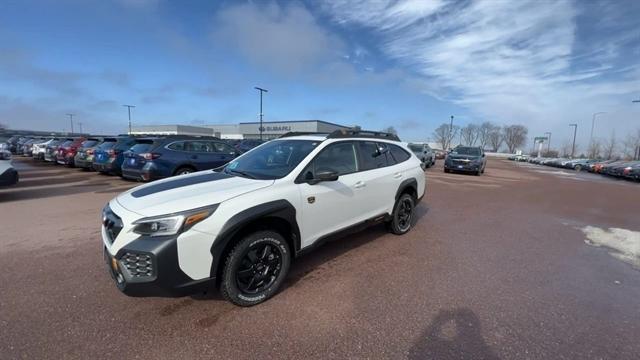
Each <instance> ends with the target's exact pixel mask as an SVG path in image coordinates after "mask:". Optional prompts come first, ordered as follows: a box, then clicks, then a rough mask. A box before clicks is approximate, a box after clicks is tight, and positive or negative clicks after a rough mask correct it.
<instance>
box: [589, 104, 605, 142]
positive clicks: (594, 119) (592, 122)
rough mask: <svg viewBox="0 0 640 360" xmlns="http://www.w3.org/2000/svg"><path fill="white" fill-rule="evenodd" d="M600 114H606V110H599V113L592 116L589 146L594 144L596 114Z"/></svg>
mask: <svg viewBox="0 0 640 360" xmlns="http://www.w3.org/2000/svg"><path fill="white" fill-rule="evenodd" d="M600 114H606V112H597V113H594V114H593V116H592V117H591V136H589V146H591V144H593V128H594V127H595V125H596V116H598V115H600Z"/></svg>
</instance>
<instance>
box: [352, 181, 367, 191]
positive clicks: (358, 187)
mask: <svg viewBox="0 0 640 360" xmlns="http://www.w3.org/2000/svg"><path fill="white" fill-rule="evenodd" d="M365 186H367V184H365V182H364V181H358V182H357V183H355V184H354V187H355V188H356V189H361V188H363V187H365Z"/></svg>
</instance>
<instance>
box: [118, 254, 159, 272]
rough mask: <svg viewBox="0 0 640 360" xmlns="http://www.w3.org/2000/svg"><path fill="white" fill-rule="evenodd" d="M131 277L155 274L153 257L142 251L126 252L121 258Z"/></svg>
mask: <svg viewBox="0 0 640 360" xmlns="http://www.w3.org/2000/svg"><path fill="white" fill-rule="evenodd" d="M120 261H121V262H122V265H123V267H124V268H125V269H127V271H128V272H129V275H131V277H145V276H153V258H152V257H151V255H148V254H142V253H131V252H127V253H125V254H124V255H123V256H122V258H121V259H120Z"/></svg>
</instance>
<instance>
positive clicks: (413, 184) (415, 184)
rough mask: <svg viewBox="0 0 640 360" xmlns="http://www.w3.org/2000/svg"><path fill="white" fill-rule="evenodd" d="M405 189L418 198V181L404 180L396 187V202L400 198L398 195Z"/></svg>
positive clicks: (412, 179)
mask: <svg viewBox="0 0 640 360" xmlns="http://www.w3.org/2000/svg"><path fill="white" fill-rule="evenodd" d="M407 188H411V189H413V191H414V192H415V193H416V198H417V197H418V181H416V179H414V178H410V179H405V180H403V181H402V182H401V183H400V186H398V190H397V191H396V201H397V200H398V199H399V198H400V194H402V193H403V192H404V191H405V190H406V189H407Z"/></svg>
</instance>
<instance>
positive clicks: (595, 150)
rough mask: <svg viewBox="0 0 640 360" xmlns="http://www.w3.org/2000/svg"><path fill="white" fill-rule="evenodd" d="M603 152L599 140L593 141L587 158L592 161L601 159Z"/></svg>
mask: <svg viewBox="0 0 640 360" xmlns="http://www.w3.org/2000/svg"><path fill="white" fill-rule="evenodd" d="M601 151H602V143H601V142H600V140H598V139H593V141H591V143H589V148H588V149H587V156H588V157H589V158H590V159H599V158H600V152H601Z"/></svg>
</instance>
